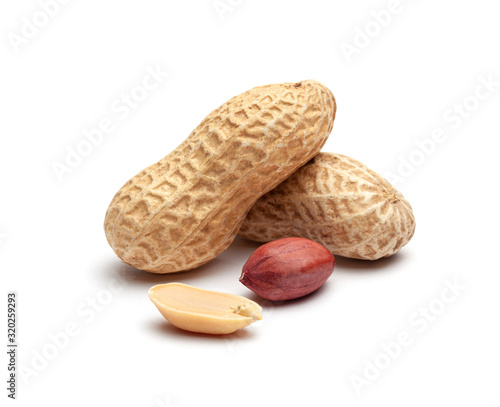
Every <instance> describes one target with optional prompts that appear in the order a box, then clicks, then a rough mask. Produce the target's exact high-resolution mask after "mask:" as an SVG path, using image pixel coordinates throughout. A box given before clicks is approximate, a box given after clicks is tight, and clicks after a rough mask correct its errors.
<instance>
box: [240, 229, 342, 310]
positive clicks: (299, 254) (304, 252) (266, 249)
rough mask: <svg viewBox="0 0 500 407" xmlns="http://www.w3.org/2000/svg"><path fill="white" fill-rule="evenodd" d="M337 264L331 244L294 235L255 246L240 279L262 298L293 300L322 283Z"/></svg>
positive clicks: (310, 291) (315, 288) (308, 292)
mask: <svg viewBox="0 0 500 407" xmlns="http://www.w3.org/2000/svg"><path fill="white" fill-rule="evenodd" d="M334 266H335V259H334V257H333V255H332V254H331V253H330V251H329V250H328V249H327V248H325V247H324V246H322V245H320V244H319V243H316V242H313V241H312V240H309V239H302V238H299V237H291V238H286V239H279V240H275V241H274V242H270V243H266V244H264V245H262V246H260V247H259V248H258V249H257V250H255V252H253V253H252V255H251V256H250V257H249V258H248V260H247V262H246V263H245V265H244V266H243V271H242V273H241V277H240V281H241V283H243V284H244V285H245V286H246V287H248V288H249V289H250V290H252V291H253V292H255V293H256V294H258V295H260V296H261V297H262V298H265V299H268V300H272V301H280V300H291V299H294V298H299V297H303V296H304V295H307V294H310V293H312V292H313V291H315V290H317V289H318V288H319V287H321V286H322V285H323V283H324V282H325V281H326V280H327V279H328V277H330V275H331V274H332V272H333V268H334Z"/></svg>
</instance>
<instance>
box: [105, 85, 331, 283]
mask: <svg viewBox="0 0 500 407" xmlns="http://www.w3.org/2000/svg"><path fill="white" fill-rule="evenodd" d="M335 110H336V105H335V100H334V97H333V95H332V93H331V92H330V90H329V89H328V88H326V87H325V86H324V85H322V84H321V83H319V82H316V81H311V80H309V81H302V82H299V83H283V84H277V85H267V86H260V87H257V88H254V89H251V90H249V91H247V92H245V93H242V94H241V95H239V96H236V97H234V98H232V99H230V100H229V101H228V102H226V103H225V104H223V105H222V106H221V107H219V108H218V109H216V110H214V111H213V112H212V113H211V114H209V115H208V116H207V117H206V118H205V119H204V120H203V121H202V122H201V123H200V125H199V126H198V127H197V128H196V129H194V130H193V132H192V133H191V135H190V136H189V137H188V138H187V139H186V140H185V141H184V142H183V143H182V144H181V145H180V146H179V147H178V148H177V149H175V150H174V151H173V152H171V153H170V154H169V155H167V156H166V157H165V158H163V159H162V160H160V161H158V162H157V163H156V164H153V165H152V166H150V167H148V168H146V169H145V170H143V171H141V172H140V173H139V174H137V175H136V176H135V177H133V178H132V179H131V180H130V181H128V182H127V183H126V184H125V185H124V186H123V187H122V188H121V189H120V190H119V191H118V192H117V193H116V195H115V197H114V198H113V200H112V202H111V204H110V205H109V208H108V211H107V213H106V218H105V222H104V228H105V232H106V238H107V240H108V242H109V244H110V246H111V247H112V248H113V250H114V251H115V253H116V254H117V255H118V257H119V258H120V259H122V260H123V261H124V262H125V263H128V264H130V265H132V266H134V267H136V268H138V269H141V270H146V271H150V272H153V273H172V272H178V271H183V270H190V269H193V268H196V267H198V266H201V265H202V264H204V263H206V262H208V261H210V260H212V259H213V258H214V257H216V256H217V255H218V254H220V253H221V252H222V251H223V250H225V249H226V248H227V247H228V246H229V244H230V243H231V242H232V241H233V240H234V238H235V236H236V234H237V233H238V229H239V228H240V226H241V224H242V222H243V220H244V219H245V216H246V214H247V213H248V211H249V210H250V208H251V207H252V205H253V204H254V203H255V202H256V200H257V199H258V198H259V197H260V196H262V195H263V194H264V193H266V192H267V191H269V190H270V189H272V188H274V187H275V186H277V185H278V184H279V183H280V182H281V181H283V180H285V179H286V178H287V177H288V176H289V175H290V174H291V173H293V172H294V171H295V170H296V169H297V168H299V167H300V166H302V165H303V164H305V163H306V162H307V161H308V160H310V159H311V158H312V157H314V156H315V155H316V154H317V153H318V152H319V150H320V149H321V147H322V146H323V144H324V143H325V141H326V139H327V137H328V135H329V134H330V131H331V130H332V126H333V120H334V117H335Z"/></svg>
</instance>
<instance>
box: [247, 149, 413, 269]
mask: <svg viewBox="0 0 500 407" xmlns="http://www.w3.org/2000/svg"><path fill="white" fill-rule="evenodd" d="M414 232H415V217H414V216H413V212H412V208H411V206H410V203H409V202H408V201H407V200H406V199H405V198H404V197H403V195H402V194H401V193H400V192H399V191H397V190H396V189H394V187H393V186H392V185H391V184H390V183H389V182H388V181H387V180H385V179H384V178H383V177H381V176H380V175H379V174H377V173H376V172H375V171H372V170H371V169H369V168H368V167H366V166H365V165H364V164H362V163H360V162H359V161H357V160H354V159H352V158H349V157H346V156H344V155H341V154H333V153H319V154H318V155H317V156H316V157H314V159H312V160H311V161H310V162H309V163H307V164H306V165H304V166H303V167H302V168H300V169H299V170H298V171H296V172H295V173H294V174H292V175H291V176H290V177H289V178H288V179H287V180H286V181H285V182H283V183H281V184H280V185H279V186H278V187H277V188H275V189H274V190H272V191H270V192H268V193H267V194H266V195H264V196H263V197H262V198H260V199H259V200H258V201H257V203H256V204H255V205H254V206H253V208H252V209H251V210H250V212H249V213H248V216H247V218H246V219H245V221H244V223H243V225H242V227H241V229H240V231H239V235H240V236H241V237H244V238H246V239H250V240H254V241H257V242H269V241H272V240H276V239H281V238H284V237H289V236H300V237H304V238H308V239H311V240H314V241H315V242H318V243H321V244H322V245H324V246H325V247H327V248H328V249H329V250H330V251H331V252H332V253H333V254H335V255H340V256H344V257H351V258H355V259H364V260H376V259H379V258H381V257H387V256H391V255H393V254H395V253H397V252H398V251H399V250H400V249H401V248H402V247H403V246H405V245H406V244H407V243H408V242H409V241H410V239H411V238H412V237H413V234H414Z"/></svg>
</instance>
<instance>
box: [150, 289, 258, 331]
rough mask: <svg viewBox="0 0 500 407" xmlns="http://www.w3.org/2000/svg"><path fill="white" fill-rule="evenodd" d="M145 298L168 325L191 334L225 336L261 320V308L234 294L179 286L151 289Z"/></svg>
mask: <svg viewBox="0 0 500 407" xmlns="http://www.w3.org/2000/svg"><path fill="white" fill-rule="evenodd" d="M148 294H149V298H150V299H151V301H152V302H153V303H154V304H155V305H156V307H157V308H158V310H159V311H160V313H161V314H162V315H163V316H164V318H165V319H166V320H167V321H169V322H170V323H171V324H172V325H175V326H176V327H178V328H180V329H184V330H187V331H191V332H200V333H207V334H228V333H232V332H234V331H237V330H238V329H241V328H244V327H246V326H248V325H250V324H251V323H252V322H255V321H257V320H259V319H262V314H261V311H262V308H261V307H260V306H259V305H258V304H257V303H255V302H253V301H251V300H249V299H247V298H245V297H241V296H239V295H235V294H229V293H221V292H217V291H210V290H204V289H201V288H197V287H193V286H190V285H187V284H181V283H169V284H159V285H155V286H154V287H151V288H150V290H149V293H148Z"/></svg>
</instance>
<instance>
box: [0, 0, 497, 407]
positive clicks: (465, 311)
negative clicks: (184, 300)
mask: <svg viewBox="0 0 500 407" xmlns="http://www.w3.org/2000/svg"><path fill="white" fill-rule="evenodd" d="M220 3H222V4H233V6H229V7H230V8H229V9H227V10H226V11H225V12H222V11H221V10H219V13H218V12H217V10H216V9H215V7H214V4H213V2H212V0H206V1H181V0H175V1H167V0H144V1H123V0H121V1H119V0H108V1H105V2H103V1H97V0H87V1H77V0H74V1H69V2H67V4H65V5H61V6H60V8H59V10H58V11H57V12H53V13H52V14H54V15H53V17H49V18H48V19H47V20H46V21H44V16H43V15H41V14H40V13H39V11H40V10H41V7H40V5H39V3H38V2H37V1H34V0H22V1H21V0H18V1H15V2H6V1H4V2H2V5H1V6H0V26H1V29H2V33H3V37H2V38H3V40H2V41H1V42H0V54H1V62H0V74H1V75H0V95H1V102H0V103H1V106H0V111H1V120H0V135H1V147H0V174H1V188H2V192H1V200H0V210H1V212H0V214H1V217H0V236H1V238H0V240H1V243H0V258H1V280H2V284H1V286H2V290H3V294H2V296H6V291H7V290H15V291H17V293H18V301H19V315H18V320H19V325H18V342H19V348H18V351H19V359H18V364H19V365H23V366H24V367H25V368H26V369H31V370H27V372H29V373H26V374H25V375H24V377H18V380H19V387H18V394H17V395H18V400H17V403H18V405H22V406H35V405H51V406H67V405H72V406H89V405H97V406H105V405H118V406H170V407H172V406H178V407H191V406H234V405H237V406H257V405H261V406H277V405H288V406H305V405H307V406H309V405H310V406H332V405H339V406H376V405H384V406H401V405H405V406H422V405H429V406H439V405H454V406H471V405H473V406H476V407H498V406H500V394H499V390H498V384H499V383H500V373H499V363H500V350H499V345H498V344H499V343H500V329H499V308H500V296H499V295H498V292H499V285H500V274H499V269H498V264H497V262H496V258H497V253H498V250H499V243H500V242H499V235H498V230H499V228H500V223H499V219H498V175H499V171H498V161H499V160H498V147H499V143H498V138H499V136H500V124H499V121H498V118H499V115H498V113H499V108H500V95H499V93H500V86H499V85H500V84H499V83H498V82H499V81H500V53H499V45H498V40H499V38H500V25H499V23H498V16H499V12H500V8H499V3H498V1H494V0H489V1H488V0H476V1H464V0H461V1H457V0H440V1H431V0H418V1H417V0H414V1H410V0H401V1H400V3H399V6H397V7H396V9H397V12H396V13H392V14H391V18H390V21H389V22H388V23H387V22H386V23H384V25H385V27H381V26H380V24H379V23H377V18H376V17H375V15H378V16H380V15H384V16H387V14H384V12H382V14H380V12H381V10H387V9H388V4H389V3H388V2H387V1H359V0H358V1H312V0H308V1H290V0H287V1H285V0H282V1H250V0H243V1H236V0H232V2H231V1H229V0H222V1H221V2H220ZM220 3H219V6H220ZM220 7H222V6H220ZM37 13H38V14H37ZM221 13H222V14H221ZM373 13H375V14H373ZM35 17H36V18H38V19H39V20H38V23H37V24H39V25H44V26H43V27H41V28H39V29H38V31H37V32H36V33H35V34H33V35H32V38H29V39H26V38H24V42H22V43H17V46H16V45H15V41H14V40H13V38H16V39H17V40H19V36H21V35H22V30H23V27H24V26H25V25H26V24H29V21H33V18H35ZM379 19H380V17H379ZM26 21H28V23H26ZM365 29H367V30H368V31H369V35H370V36H369V37H367V38H364V42H363V39H362V38H361V34H359V32H360V30H361V31H362V30H365ZM370 30H371V31H370ZM24 31H26V28H24ZM28 31H29V30H28ZM28 34H29V33H28ZM16 35H17V36H18V37H16ZM28 36H29V35H28ZM355 39H356V41H357V45H358V46H359V47H358V48H357V49H356V50H357V51H356V53H354V54H351V55H350V58H348V57H346V53H345V52H343V50H342V47H346V44H350V45H351V46H354V45H353V44H354V41H355ZM360 41H361V43H360ZM351 50H352V48H351ZM147 67H150V68H149V69H156V68H157V67H160V70H163V71H168V72H169V75H168V77H167V78H164V79H163V80H162V83H159V84H158V86H157V88H156V89H154V90H151V91H148V92H147V94H145V95H142V94H140V93H137V94H139V95H141V96H144V100H143V101H141V102H139V103H138V107H137V108H135V109H133V110H131V112H130V115H129V116H128V117H126V118H121V117H120V115H119V114H118V113H117V112H116V111H113V108H112V106H113V104H115V105H114V106H115V107H116V106H117V105H116V103H118V104H119V103H121V102H120V98H121V95H122V94H127V93H130V92H131V91H133V90H134V89H136V88H135V87H136V86H137V85H140V84H141V83H142V81H143V79H144V77H145V76H146V75H147V69H148V68H147ZM303 79H316V80H319V81H321V82H323V83H324V84H325V85H327V86H328V87H329V88H330V89H332V91H333V93H334V95H335V97H336V99H337V103H338V111H337V118H336V120H335V124H334V128H333V132H332V134H331V137H330V138H329V140H328V142H327V144H326V145H325V147H324V150H325V151H332V152H338V153H342V154H346V155H349V156H352V157H354V158H356V159H358V160H360V161H362V162H364V163H365V164H367V165H368V166H370V167H371V168H373V169H374V170H376V171H378V172H380V173H383V174H385V175H387V176H389V175H390V174H392V175H397V176H399V177H400V179H399V180H397V182H396V186H397V187H398V189H400V190H401V191H402V192H403V194H404V195H405V197H406V198H408V200H409V201H410V202H411V204H412V205H413V208H414V212H415V216H416V219H417V231H416V235H415V237H414V239H413V240H412V241H411V242H410V244H409V245H408V246H406V247H405V248H404V249H403V250H402V251H401V252H400V253H399V254H398V255H396V256H394V257H393V258H391V259H387V260H381V261H377V262H372V263H370V262H362V261H353V260H346V259H341V258H338V259H337V266H336V269H335V272H334V274H333V275H332V277H331V278H330V280H329V281H328V282H327V283H326V284H325V285H324V287H322V288H321V289H320V290H319V291H318V292H316V293H315V294H313V295H311V296H308V297H306V298H304V299H301V300H297V301H293V302H290V303H286V304H282V305H274V304H271V303H269V302H264V303H263V305H264V319H263V321H261V322H259V323H257V324H254V325H252V326H251V327H249V328H247V329H245V330H242V331H240V332H239V333H237V334H234V335H230V336H225V337H213V336H204V335H192V334H188V333H184V332H182V331H179V330H177V329H175V328H173V327H171V326H170V325H169V324H168V323H167V322H166V321H164V320H163V319H162V317H161V315H160V314H159V313H158V311H157V310H156V309H155V307H154V306H153V304H152V303H151V302H150V301H149V299H148V298H147V291H148V289H149V287H150V286H152V285H154V284H157V283H165V282H171V281H181V282H185V283H188V284H193V285H196V286H200V287H204V288H207V289H215V290H220V291H228V292H233V293H236V294H240V295H246V296H249V297H250V298H256V297H255V296H253V294H252V293H251V292H250V291H249V290H247V289H246V288H245V287H244V286H243V285H241V284H240V283H239V281H238V277H239V274H240V271H241V267H242V265H243V264H244V262H245V261H246V259H247V257H248V256H249V255H250V253H251V252H252V251H253V250H254V249H255V248H256V247H257V244H253V243H250V242H245V241H243V240H236V241H235V242H234V244H233V245H232V246H231V247H230V248H229V249H228V250H227V251H226V252H224V253H223V254H222V255H221V256H219V257H218V258H217V259H216V260H214V261H212V262H210V263H209V264H207V265H206V266H203V267H202V268H200V269H198V270H195V271H190V272H186V273H182V274H177V275H166V276H161V275H151V274H147V273H144V272H139V271H137V270H135V269H133V268H131V267H129V266H127V265H124V264H122V263H121V262H120V261H119V259H118V258H117V257H116V256H115V255H114V253H113V251H112V250H111V249H110V247H109V246H108V244H107V242H106V239H105V236H104V231H103V219H104V215H105V211H106V208H107V206H108V204H109V202H110V201H111V198H112V197H113V195H114V193H115V192H116V191H117V190H118V189H119V188H120V187H121V186H122V184H123V183H124V182H125V181H127V180H128V179H129V178H130V177H132V176H133V175H135V174H136V173H137V172H139V171H140V170H141V169H143V168H144V167H146V166H147V165H149V164H152V163H154V162H156V161H157V160H159V159H160V158H162V157H163V156H164V155H166V154H167V153H168V152H170V151H171V150H172V149H174V148H175V147H176V146H177V145H178V144H180V142H181V141H183V140H184V138H185V137H187V135H188V134H189V133H190V132H191V130H192V129H193V128H194V127H195V126H196V125H197V124H198V123H199V122H200V121H201V120H202V119H203V118H204V117H205V116H206V115H207V114H208V113H209V112H210V111H212V110H213V109H214V108H216V107H217V106H219V105H220V104H222V103H223V102H225V101H226V100H227V99H228V98H230V97H232V96H234V95H236V94H239V93H241V92H243V91H245V90H247V89H250V88H252V87H254V86H257V85H263V84H268V83H277V82H288V81H293V82H295V81H300V80H303ZM481 80H483V81H488V80H490V81H493V82H495V81H496V85H491V89H490V91H489V92H487V91H486V90H485V88H480V89H479V92H483V93H480V95H481V97H482V99H484V100H481V101H478V99H477V98H476V96H474V95H475V92H476V89H477V88H478V86H481V85H480V84H481ZM136 92H140V90H137V89H136ZM116 100H118V102H116ZM464 103H465V105H466V108H464V109H468V110H465V111H464V113H463V115H464V116H467V118H465V117H464V118H462V119H461V120H459V119H458V118H457V117H459V116H457V115H458V113H457V112H458V110H455V109H460V106H461V105H463V104H464ZM450 109H451V110H450ZM103 118H108V119H109V120H111V121H112V123H113V124H114V126H115V127H114V130H113V131H112V132H111V133H109V134H106V135H105V137H104V138H103V140H102V143H100V144H99V145H96V146H95V147H93V149H92V151H91V152H90V153H89V154H88V155H87V156H86V157H84V158H83V159H82V161H81V163H79V164H78V165H75V166H74V168H72V171H71V172H68V173H65V174H64V175H63V176H62V180H59V179H58V177H57V175H56V173H55V171H54V168H53V166H54V165H55V164H54V163H56V162H57V163H62V164H65V160H66V155H67V152H68V150H67V149H68V147H69V148H73V149H75V148H76V147H77V145H78V144H79V143H80V142H81V141H82V140H85V137H84V135H83V131H84V130H90V129H92V128H95V127H97V126H98V125H99V121H100V120H101V119H103ZM436 128H441V129H443V130H444V132H445V137H446V140H444V141H443V140H441V142H440V143H439V144H435V145H434V148H433V149H432V148H431V147H428V154H427V155H425V156H424V155H422V154H423V153H419V152H418V151H419V148H418V146H417V143H418V142H420V143H422V142H424V140H425V139H428V138H430V137H431V136H432V134H433V132H434V130H435V129H436ZM409 160H412V162H413V163H414V164H411V162H410V161H409ZM403 161H405V162H410V167H408V163H407V164H406V167H404V165H403V164H401V163H402V162H403ZM73 164H74V163H73ZM447 281H448V284H449V283H454V282H455V281H456V282H458V284H459V285H461V286H462V287H464V288H461V289H460V291H459V292H458V293H459V295H457V296H455V297H454V298H453V300H452V301H449V303H448V304H445V305H444V307H440V306H441V305H443V303H442V302H440V301H441V300H440V296H441V292H442V290H443V289H444V288H445V287H446V284H447V283H446V282H447ZM109 287H112V288H114V294H113V296H112V298H111V297H110V291H108V288H109ZM93 298H94V299H95V300H96V301H98V302H97V308H98V309H99V311H92V308H91V305H90V304H91V302H92V301H93V300H92V299H93ZM2 304H6V300H5V299H4V300H2ZM430 304H432V306H433V307H434V309H435V310H437V311H439V312H440V314H439V315H437V316H432V315H431V317H432V318H433V319H435V320H433V322H429V323H428V324H427V325H425V326H424V323H423V322H421V323H420V324H416V323H415V321H416V320H420V321H422V318H423V317H421V316H420V312H422V310H421V309H420V307H428V306H429V305H430ZM5 313H6V311H2V314H3V315H5ZM415 313H417V314H415ZM415 318H416V319H415ZM411 321H413V323H412V322H411ZM68 324H69V325H70V327H71V326H73V328H74V329H75V330H76V333H75V332H74V333H75V335H74V336H73V337H71V338H70V339H68V340H62V339H61V338H63V336H64V335H62V334H60V332H61V331H63V330H64V329H65V327H67V325H68ZM1 325H2V331H1V332H2V341H4V338H6V333H5V327H6V321H5V322H2V323H1ZM401 332H407V333H408V334H409V336H410V340H411V344H410V345H409V346H407V347H404V348H403V349H402V350H401V351H399V354H397V355H396V356H394V357H393V359H391V360H390V364H389V366H387V367H385V368H384V369H382V370H381V371H380V372H379V373H378V377H375V376H377V374H372V376H370V377H371V378H370V380H368V383H369V384H366V383H365V385H363V386H361V389H359V390H360V391H359V392H358V391H357V390H356V386H354V385H353V384H352V379H353V375H357V376H359V377H361V378H363V377H365V376H364V375H365V372H364V370H365V368H366V366H367V363H368V364H369V363H373V362H374V361H375V360H378V363H382V362H383V361H387V358H386V357H385V358H384V356H380V355H381V354H382V352H384V351H383V349H382V345H383V344H387V343H390V342H392V341H395V340H396V339H397V337H398V335H399V334H400V333H401ZM54 337H58V338H59V339H60V341H61V342H60V343H59V347H55V345H54V340H53V339H51V338H54ZM56 342H57V341H56ZM5 349H6V348H5ZM54 350H55V351H54ZM44 354H46V355H49V356H50V358H51V359H49V360H47V358H45V357H44V356H43V355H44ZM2 355H3V357H2V367H1V372H2V374H1V377H2V383H4V384H3V385H2V388H6V384H5V381H4V379H5V380H7V368H6V364H7V359H6V357H5V352H4V351H2ZM36 355H38V356H36ZM40 355H42V356H40ZM42 358H43V359H44V360H42ZM19 367H20V366H19ZM372 373H373V372H372ZM2 398H4V399H5V398H6V390H3V394H2ZM2 403H3V402H2Z"/></svg>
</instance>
